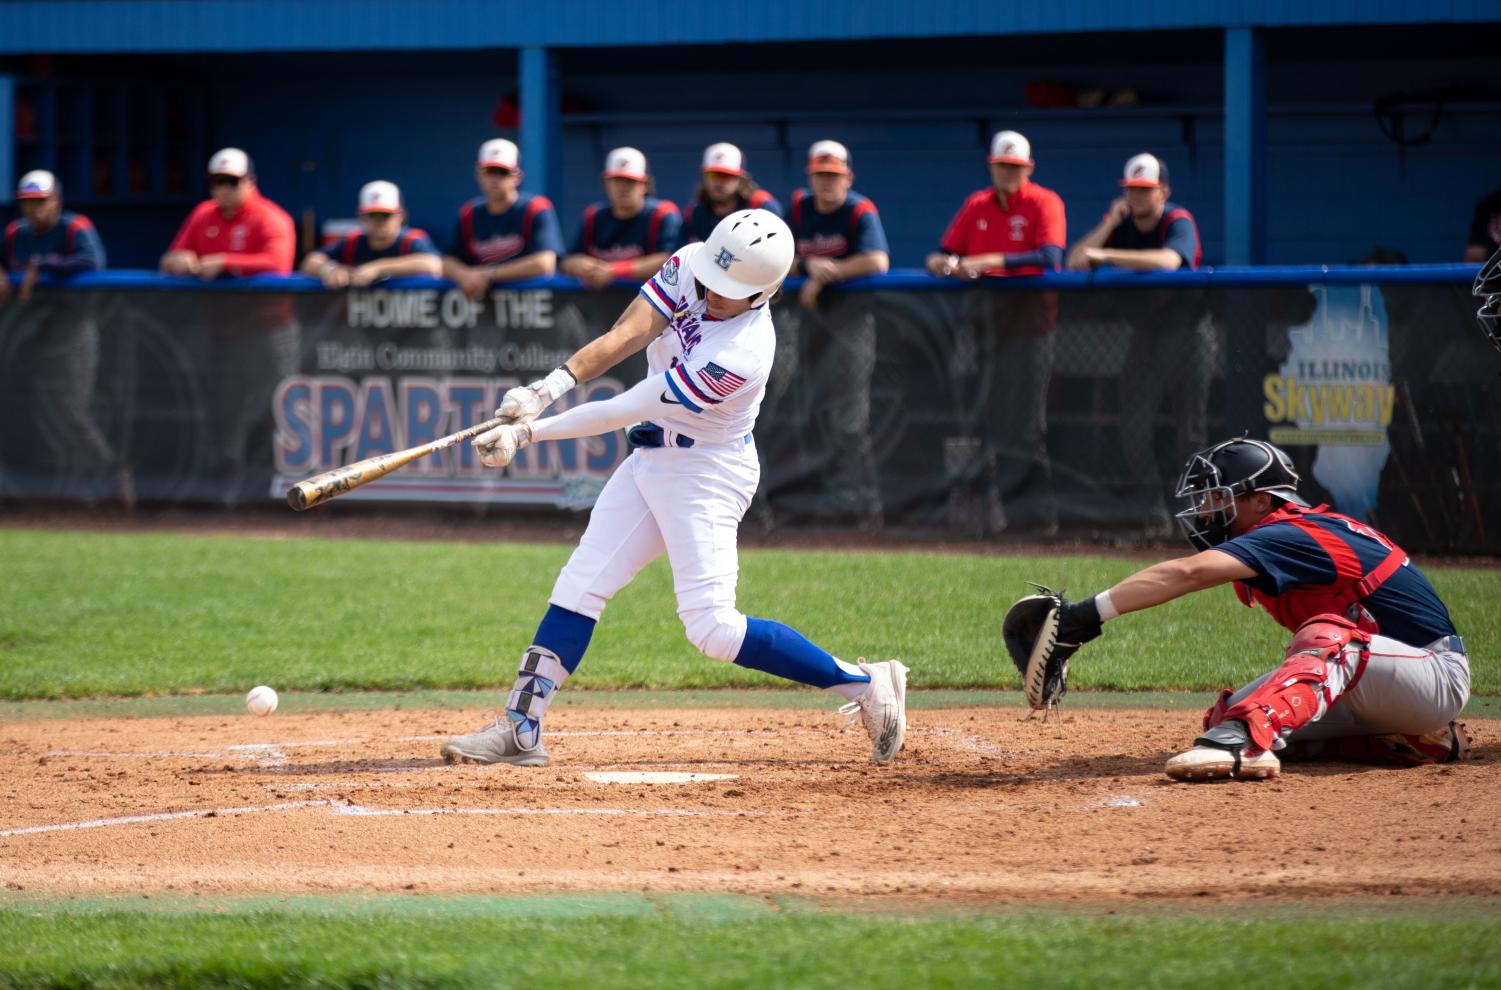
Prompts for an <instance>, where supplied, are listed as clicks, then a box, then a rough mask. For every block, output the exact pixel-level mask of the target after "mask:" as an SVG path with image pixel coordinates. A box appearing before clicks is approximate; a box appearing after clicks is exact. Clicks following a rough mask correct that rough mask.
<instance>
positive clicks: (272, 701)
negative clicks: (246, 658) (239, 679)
mask: <svg viewBox="0 0 1501 990" xmlns="http://www.w3.org/2000/svg"><path fill="white" fill-rule="evenodd" d="M245 710H246V711H248V712H249V713H250V714H252V715H270V714H271V713H272V712H274V711H276V692H275V691H273V690H272V689H271V688H268V687H267V686H266V685H264V684H262V685H260V686H258V687H253V688H251V689H250V693H249V694H247V695H245Z"/></svg>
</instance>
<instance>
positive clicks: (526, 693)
mask: <svg viewBox="0 0 1501 990" xmlns="http://www.w3.org/2000/svg"><path fill="white" fill-rule="evenodd" d="M567 679H568V669H567V668H566V667H564V666H563V662H562V661H561V660H559V659H558V655H557V654H556V653H554V652H552V651H551V650H549V649H547V648H546V647H542V646H536V645H533V646H529V647H527V649H526V652H525V653H523V654H522V655H521V666H520V668H519V669H518V670H517V671H516V685H515V687H513V688H512V689H511V695H510V697H509V698H507V699H506V717H507V718H509V719H510V720H511V721H512V722H515V723H516V739H517V741H518V742H520V743H521V745H523V746H535V745H536V744H537V740H538V739H539V738H541V735H542V716H543V715H546V714H547V706H548V705H549V704H551V703H552V696H553V695H555V694H557V693H558V688H559V687H560V686H561V685H562V683H563V682H564V681H565V680H567Z"/></svg>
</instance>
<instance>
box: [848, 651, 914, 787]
mask: <svg viewBox="0 0 1501 990" xmlns="http://www.w3.org/2000/svg"><path fill="white" fill-rule="evenodd" d="M860 669H861V670H863V671H865V673H866V674H867V675H868V676H869V677H870V687H868V688H866V690H865V693H864V694H862V695H861V696H860V697H859V699H858V700H855V701H851V702H849V703H848V704H846V705H841V706H840V708H839V713H840V714H841V715H849V716H851V719H850V721H851V722H853V721H854V717H853V716H855V715H857V714H858V715H859V718H860V721H861V722H862V723H864V725H865V731H866V733H868V734H869V735H870V745H871V749H870V758H871V759H872V760H874V761H875V762H876V763H888V762H890V761H891V760H892V759H894V758H895V757H896V754H897V753H898V752H900V751H901V748H902V741H903V740H904V739H906V737H907V668H906V667H904V666H903V665H902V664H901V663H899V662H897V661H896V660H886V661H883V662H882V663H865V662H863V661H862V662H861V663H860Z"/></svg>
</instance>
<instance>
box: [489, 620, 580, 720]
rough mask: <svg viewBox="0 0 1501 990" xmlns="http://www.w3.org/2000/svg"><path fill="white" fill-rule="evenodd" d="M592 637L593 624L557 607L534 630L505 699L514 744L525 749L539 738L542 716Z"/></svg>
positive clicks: (572, 670)
mask: <svg viewBox="0 0 1501 990" xmlns="http://www.w3.org/2000/svg"><path fill="white" fill-rule="evenodd" d="M593 635H594V620H593V619H591V618H589V617H588V616H587V615H580V614H579V613H577V612H570V611H568V610H567V609H566V608H559V607H558V606H556V605H549V606H548V607H547V614H546V615H544V616H542V622H541V623H540V624H539V625H538V626H537V635H536V636H535V637H534V638H533V639H532V645H531V646H529V647H527V648H526V652H525V653H523V654H522V655H521V667H520V669H519V670H517V672H516V683H515V685H514V686H512V688H511V695H510V697H508V698H507V699H506V718H509V719H510V720H511V721H512V722H515V723H516V740H517V742H519V743H521V745H523V746H526V747H528V748H530V747H532V746H535V745H537V741H538V740H539V739H540V738H541V736H542V716H543V715H545V714H547V706H548V705H549V704H551V703H552V696H553V695H555V694H557V692H558V688H560V687H562V686H563V682H564V681H565V680H567V679H568V675H569V674H571V673H573V672H574V671H575V670H577V669H578V665H579V663H580V661H582V660H583V659H584V651H585V650H587V649H588V648H589V639H590V637H592V636H593Z"/></svg>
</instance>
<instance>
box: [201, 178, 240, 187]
mask: <svg viewBox="0 0 1501 990" xmlns="http://www.w3.org/2000/svg"><path fill="white" fill-rule="evenodd" d="M241 179H242V177H241V176H238V175H211V176H209V177H208V184H209V188H210V189H217V188H219V187H220V186H238V185H239V184H240V182H241Z"/></svg>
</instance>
